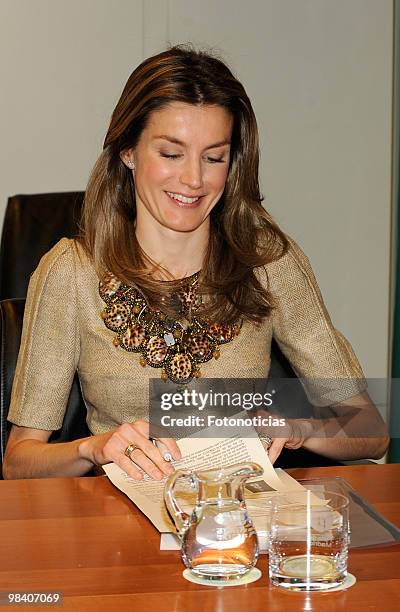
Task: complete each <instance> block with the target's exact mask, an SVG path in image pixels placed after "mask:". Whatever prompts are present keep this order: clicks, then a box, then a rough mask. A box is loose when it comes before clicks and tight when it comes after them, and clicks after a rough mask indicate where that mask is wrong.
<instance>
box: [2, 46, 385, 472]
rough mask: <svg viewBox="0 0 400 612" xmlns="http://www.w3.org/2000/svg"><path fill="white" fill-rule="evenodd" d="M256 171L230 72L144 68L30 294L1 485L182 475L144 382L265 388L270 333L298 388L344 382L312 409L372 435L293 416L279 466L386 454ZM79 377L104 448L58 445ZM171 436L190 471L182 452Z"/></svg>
mask: <svg viewBox="0 0 400 612" xmlns="http://www.w3.org/2000/svg"><path fill="white" fill-rule="evenodd" d="M258 162H259V149H258V132H257V124H256V119H255V116H254V113H253V109H252V106H251V103H250V100H249V98H248V96H247V94H246V92H245V90H244V88H243V85H242V84H241V83H240V82H239V81H238V80H237V79H236V78H235V77H234V76H233V74H232V73H231V71H230V70H229V69H228V67H227V66H226V65H225V64H224V63H223V62H221V61H220V60H218V59H216V58H215V57H212V56H211V55H209V54H206V53H203V52H197V51H195V50H193V49H192V48H186V47H173V48H171V49H169V50H168V51H165V52H163V53H161V54H159V55H156V56H154V57H151V58H149V59H147V60H145V61H144V62H143V63H142V64H141V65H140V66H139V67H138V68H136V70H134V72H133V73H132V74H131V76H130V77H129V79H128V81H127V83H126V85H125V88H124V90H123V92H122V95H121V98H120V100H119V102H118V104H117V106H116V108H115V110H114V112H113V115H112V118H111V123H110V126H109V129H108V132H107V135H106V138H105V142H104V150H103V152H102V154H101V155H100V157H99V159H98V161H97V162H96V165H95V167H94V169H93V172H92V174H91V177H90V179H89V183H88V187H87V190H86V195H85V203H84V210H83V217H82V234H81V236H80V237H79V238H78V239H76V240H66V239H63V240H61V241H60V242H59V243H58V244H57V245H56V246H55V247H54V248H53V249H52V250H51V251H50V252H49V253H48V254H47V255H46V256H45V257H44V258H43V259H42V261H41V262H40V265H39V267H38V269H37V270H36V272H35V273H34V275H33V277H32V280H31V283H30V287H29V293H28V298H27V305H26V310H25V321H24V331H23V337H22V344H21V350H20V355H19V359H18V365H17V372H16V377H15V384H14V388H13V395H12V403H11V408H10V411H9V420H10V421H11V422H13V423H14V426H13V428H12V432H11V435H10V438H9V442H8V446H7V450H6V456H5V461H4V467H3V473H4V475H5V477H8V478H18V477H40V476H59V475H80V474H84V473H86V472H88V471H89V470H90V469H91V468H92V467H93V465H103V464H105V463H108V462H110V461H114V462H116V463H117V464H118V465H120V466H121V468H123V469H124V470H125V471H126V472H127V473H128V474H129V475H131V476H132V477H133V478H137V479H141V478H143V473H147V474H149V475H150V476H151V477H152V478H155V479H161V478H163V476H164V475H166V474H169V473H170V472H171V470H172V468H171V465H170V464H168V463H167V462H166V461H165V459H164V456H162V455H161V453H160V451H159V450H158V449H157V448H156V446H155V445H154V444H153V443H152V441H151V440H150V439H149V423H148V420H147V419H148V410H149V380H150V379H151V378H152V377H154V376H155V375H156V376H157V375H159V373H160V375H161V378H163V379H164V380H167V379H170V380H171V381H173V382H174V383H177V384H178V385H179V384H185V385H186V384H188V383H191V384H194V383H195V379H196V378H198V377H199V376H204V377H207V378H220V379H221V378H266V377H267V376H268V372H269V367H270V348H271V341H272V338H273V337H274V338H275V339H276V341H277V342H278V343H279V345H280V346H281V348H282V350H283V352H284V353H285V355H286V356H287V358H288V359H289V360H290V362H291V363H292V365H293V367H294V369H295V370H296V372H297V374H298V375H299V376H301V377H303V378H308V380H309V381H312V380H313V379H321V378H322V379H328V380H329V379H330V380H332V379H333V380H334V381H336V383H337V384H334V385H333V387H334V393H333V392H331V390H330V388H331V387H332V385H329V384H328V383H326V384H325V385H322V387H323V388H322V389H321V385H320V386H318V385H315V384H314V385H313V384H310V385H309V387H308V388H307V392H308V394H309V397H310V398H311V399H312V401H313V402H314V403H315V404H316V405H318V406H329V405H330V404H335V405H336V406H335V408H336V407H337V411H338V418H341V416H343V409H344V408H346V406H347V407H350V409H351V410H352V411H355V412H356V413H357V415H356V416H357V419H356V423H360V429H359V430H358V431H361V428H364V429H362V431H367V430H368V427H369V430H368V431H369V432H373V435H374V437H363V438H361V437H359V438H357V435H356V434H357V430H356V432H353V434H355V435H353V436H352V437H351V438H348V439H346V438H343V437H340V436H338V435H337V434H338V431H337V426H338V419H336V420H333V421H331V420H330V419H326V420H325V421H323V422H322V424H321V421H320V422H318V423H317V425H318V427H316V425H315V422H312V421H304V422H303V421H301V420H298V421H293V422H290V421H289V420H288V421H287V423H288V430H287V432H286V433H285V435H284V436H283V437H280V438H275V439H274V440H273V442H272V445H271V448H270V449H269V451H268V452H269V455H270V458H271V460H272V461H274V460H275V459H276V457H277V456H278V455H279V453H280V451H281V449H282V447H283V446H284V445H285V446H287V447H289V448H298V447H300V446H305V447H306V448H309V449H311V450H314V451H317V452H319V453H321V454H325V455H326V456H328V457H333V458H359V457H363V456H364V457H375V456H376V457H378V456H381V455H382V454H383V453H384V452H385V449H386V446H387V436H386V431H385V427H384V424H383V422H382V420H381V419H380V417H379V414H378V413H377V411H376V409H375V407H374V406H373V405H372V403H371V401H370V399H369V397H368V395H367V394H366V393H365V381H364V379H363V374H362V371H361V368H360V366H359V364H358V361H357V359H356V357H355V355H354V353H353V351H352V349H351V347H350V345H349V343H348V342H347V341H346V339H345V338H343V336H342V335H341V334H340V333H339V332H338V331H337V330H336V329H335V328H334V326H333V325H332V322H331V320H330V318H329V315H328V314H327V312H326V309H325V307H324V304H323V301H322V297H321V294H320V292H319V289H318V286H317V284H316V281H315V278H314V276H313V273H312V270H311V267H310V264H309V262H308V260H307V258H306V257H305V255H304V254H303V253H302V251H301V249H300V248H299V247H298V246H297V245H296V244H295V243H294V242H293V241H292V240H291V239H289V238H288V237H287V236H285V234H284V233H283V232H282V231H281V230H280V229H279V227H278V226H277V225H276V223H275V222H274V221H273V220H272V218H271V217H270V215H269V214H268V212H267V211H266V210H265V209H264V208H263V206H262V197H261V194H260V190H259V183H258ZM99 314H101V318H100V317H99ZM101 319H103V321H102V320H101ZM76 370H78V373H79V377H80V382H81V388H82V392H83V395H84V398H85V402H86V406H87V422H88V426H89V429H90V431H91V432H92V435H91V436H89V437H88V438H85V439H82V440H75V441H73V442H68V443H63V444H57V445H53V444H48V440H49V437H50V435H51V432H52V431H53V430H55V429H59V428H60V426H61V424H62V421H63V416H64V412H65V406H66V402H67V399H68V395H69V390H70V385H71V382H72V379H73V376H74V373H75V371H76ZM306 387H307V385H306ZM319 391H321V392H319ZM347 415H348V412H347V413H345V417H346V418H347ZM360 415H361V417H360ZM366 423H367V429H365V424H366ZM339 424H340V423H339ZM321 429H322V434H321ZM265 434H266V436H265V439H269V438H270V437H271V436H272V437H273V433H272V431H271V432H264V435H265ZM161 441H162V442H163V443H164V444H165V445H166V446H167V448H168V451H169V453H170V454H171V455H172V457H174V458H179V455H180V453H179V449H178V446H177V444H176V442H175V441H174V440H173V439H170V438H164V439H162V440H161Z"/></svg>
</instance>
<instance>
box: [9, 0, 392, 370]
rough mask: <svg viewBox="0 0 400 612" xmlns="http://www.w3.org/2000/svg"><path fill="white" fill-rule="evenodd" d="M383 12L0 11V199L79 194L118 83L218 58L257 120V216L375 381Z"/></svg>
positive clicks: (386, 177) (387, 16) (102, 1)
mask: <svg viewBox="0 0 400 612" xmlns="http://www.w3.org/2000/svg"><path fill="white" fill-rule="evenodd" d="M392 22H393V9H392V1H391V0H379V1H377V0H334V1H332V0H250V1H247V2H243V1H242V0H220V1H219V2H214V1H211V0H202V1H201V2H199V1H198V0H195V1H194V0H170V1H169V2H168V1H167V0H165V1H164V0H145V1H144V2H143V3H142V2H141V1H139V0H68V1H67V0H65V1H64V0H1V2H0V79H1V81H0V82H1V90H2V93H1V109H2V112H1V114H0V130H1V147H0V156H1V157H0V168H1V170H0V172H1V180H0V201H1V206H2V207H4V204H5V200H6V197H7V196H8V195H9V194H12V193H16V192H40V191H51V190H54V191H61V190H69V189H83V188H84V186H85V182H86V178H87V175H88V172H89V169H90V167H91V165H92V163H93V161H94V159H95V157H96V155H97V153H98V151H99V150H100V147H101V143H102V138H103V136H104V132H105V127H106V124H107V121H108V117H109V115H110V112H111V110H112V108H113V105H114V102H115V101H116V99H117V97H118V94H119V92H120V90H121V87H122V85H123V82H124V80H125V79H126V77H127V76H128V74H129V72H130V70H131V68H132V67H133V66H134V65H135V64H136V63H137V62H138V61H139V60H140V59H141V58H142V56H145V55H148V54H150V53H152V52H154V51H158V50H161V49H163V48H164V46H165V44H166V42H167V41H168V40H169V41H171V42H183V41H188V40H193V41H194V42H197V43H200V44H204V45H207V46H212V47H214V48H218V49H220V51H221V53H222V55H223V56H224V57H225V58H226V59H227V60H228V62H230V64H231V66H232V68H233V69H234V71H235V72H236V73H237V74H238V75H239V77H240V78H241V79H242V80H243V82H244V84H245V86H246V88H247V90H248V92H249V94H250V95H251V97H252V99H253V102H254V107H255V110H256V113H257V116H258V120H259V126H260V134H261V142H262V165H261V181H262V186H263V190H264V193H265V196H266V205H267V206H268V208H269V209H270V210H271V211H272V212H273V214H274V215H275V217H276V218H277V220H278V221H279V222H280V223H281V224H282V226H283V227H284V228H285V229H286V230H287V231H288V232H289V233H290V234H291V235H292V236H293V237H294V238H295V239H297V241H298V242H299V243H300V244H301V245H302V246H303V248H304V249H305V250H306V252H307V253H308V255H309V257H310V259H311V260H312V263H313V265H314V268H315V271H316V274H317V277H318V279H319V282H320V285H321V288H322V290H323V294H324V296H325V298H326V302H327V305H328V308H329V310H330V312H331V314H332V318H333V319H334V321H335V323H336V325H337V326H338V327H339V328H340V329H341V330H342V331H344V333H345V334H346V335H347V336H348V337H349V338H350V340H351V341H352V343H353V345H354V347H355V349H356V351H357V353H358V355H359V357H360V360H361V362H362V364H363V366H364V368H365V371H366V373H367V375H369V376H385V375H386V373H387V368H388V358H387V355H388V310H389V247H390V245H389V236H390V206H391V203H390V184H391V168H390V166H391V96H392V91H391V87H392V85H391V82H392Z"/></svg>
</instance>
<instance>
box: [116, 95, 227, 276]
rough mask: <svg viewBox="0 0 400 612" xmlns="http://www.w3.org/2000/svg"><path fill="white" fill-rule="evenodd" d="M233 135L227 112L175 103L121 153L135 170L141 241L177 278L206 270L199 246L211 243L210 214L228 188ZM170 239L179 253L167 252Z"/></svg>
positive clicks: (206, 106) (159, 114)
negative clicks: (133, 144)
mask: <svg viewBox="0 0 400 612" xmlns="http://www.w3.org/2000/svg"><path fill="white" fill-rule="evenodd" d="M231 135H232V116H231V115H230V113H228V112H227V111H226V110H225V109H224V108H222V107H220V106H210V105H201V106H194V105H192V104H183V103H180V102H172V103H171V104H169V105H168V106H167V107H165V108H163V109H161V110H159V111H155V112H153V113H152V115H151V117H150V119H149V122H148V124H147V126H146V128H145V129H144V130H143V132H142V134H141V137H140V139H139V142H138V144H137V146H136V147H135V148H134V149H129V150H128V151H124V153H123V154H122V159H123V160H124V162H125V163H126V164H127V165H128V167H130V164H129V162H130V161H131V162H132V164H133V166H134V168H135V170H134V178H135V188H136V237H137V239H138V242H139V244H140V245H141V248H142V249H143V250H144V251H145V252H146V254H147V255H148V256H149V257H151V259H152V260H153V261H156V262H159V263H160V264H161V265H162V266H163V267H164V268H165V269H166V270H168V271H169V272H170V273H172V274H173V275H174V276H175V277H176V278H182V277H185V276H189V275H190V274H193V273H194V272H196V271H197V270H199V269H200V268H201V267H202V263H203V257H204V253H203V252H201V251H200V250H198V246H199V245H200V244H202V245H203V246H204V245H206V244H207V241H208V236H209V234H210V213H211V211H212V209H213V208H214V206H215V205H216V204H217V203H218V202H219V200H220V198H221V196H222V193H223V191H224V189H225V182H226V177H227V175H228V169H229V159H230V157H229V153H230V142H231ZM166 241H169V242H171V246H172V245H174V250H175V252H174V253H173V252H169V253H166V252H165V249H164V248H163V246H162V245H164V244H165V242H166ZM182 249H183V250H184V252H182ZM178 253H181V257H177V255H178ZM182 255H183V257H182Z"/></svg>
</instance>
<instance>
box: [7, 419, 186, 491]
mask: <svg viewBox="0 0 400 612" xmlns="http://www.w3.org/2000/svg"><path fill="white" fill-rule="evenodd" d="M51 433H52V432H51V431H45V430H41V429H33V428H30V427H20V426H17V425H13V427H12V430H11V433H10V437H9V440H8V443H7V447H6V453H5V457H4V462H3V476H4V478H5V479H15V478H48V477H56V476H82V475H84V474H86V473H87V472H89V471H90V469H91V468H93V466H94V465H104V464H105V463H110V462H111V461H114V462H115V463H117V464H118V465H119V466H120V467H121V468H122V469H123V470H124V471H125V472H126V473H127V474H129V475H130V476H132V478H135V479H136V480H141V479H142V478H143V472H142V471H141V470H143V471H144V472H146V473H147V474H148V475H149V476H151V477H152V478H154V479H156V480H160V479H161V478H163V476H164V475H165V474H170V472H171V471H172V467H171V465H170V464H169V463H167V462H166V461H165V460H164V459H163V457H162V456H161V453H160V451H159V450H158V449H157V448H156V447H155V446H154V444H152V442H151V441H150V440H149V424H148V422H147V421H136V422H135V423H124V424H122V425H120V426H119V427H118V428H117V429H115V430H113V431H111V432H107V433H104V434H98V435H95V436H89V437H88V438H81V439H79V440H74V441H72V442H60V443H55V444H49V443H48V440H49V438H50V435H51ZM162 441H163V442H164V444H165V445H166V446H167V447H168V448H169V450H170V451H171V453H172V456H173V457H174V458H176V459H178V458H179V457H180V451H179V448H178V446H177V444H176V442H175V440H172V439H170V438H163V439H162ZM130 443H133V444H135V445H136V446H137V447H138V448H137V449H136V450H134V451H133V453H132V454H131V457H132V461H131V460H130V459H129V458H128V457H127V456H126V455H125V454H124V451H125V449H126V447H127V446H128V445H129V444H130ZM133 462H134V463H133ZM138 467H139V468H141V469H138Z"/></svg>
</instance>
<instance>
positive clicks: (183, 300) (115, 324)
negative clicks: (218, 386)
mask: <svg viewBox="0 0 400 612" xmlns="http://www.w3.org/2000/svg"><path fill="white" fill-rule="evenodd" d="M198 279H199V272H197V273H196V274H193V275H192V276H190V277H189V278H186V279H184V280H183V281H182V283H181V285H180V286H179V288H178V290H177V291H175V292H174V294H173V295H172V299H173V300H175V301H176V303H177V305H178V311H179V316H178V317H177V318H176V319H175V318H171V317H168V316H167V315H166V314H165V313H164V312H162V311H160V310H154V309H152V308H151V306H150V305H149V303H148V302H147V300H146V299H145V297H144V296H143V294H142V293H140V292H139V291H138V290H137V289H136V288H135V287H132V286H129V285H126V284H124V283H122V282H121V281H119V280H118V279H117V278H116V277H115V276H113V275H112V274H107V275H106V276H105V277H104V279H103V280H102V281H101V282H100V284H99V293H100V297H101V298H102V300H103V301H104V302H105V303H106V307H105V308H104V310H103V312H102V313H101V317H102V319H103V320H104V323H105V325H106V327H107V328H108V329H110V330H111V331H113V332H115V333H116V336H115V337H114V340H113V343H114V345H115V346H116V347H121V348H123V349H124V350H125V351H128V352H133V353H140V354H141V357H140V364H141V365H142V366H143V367H145V366H146V365H149V366H151V367H153V368H162V370H161V378H162V379H163V380H168V379H169V380H171V381H173V382H175V383H187V382H189V381H190V380H191V379H192V378H199V377H200V376H201V372H200V368H199V364H201V363H205V362H207V361H210V359H212V358H213V357H214V359H218V358H219V356H220V349H219V346H220V345H221V344H226V343H227V342H230V341H231V340H233V339H234V338H235V336H237V335H238V334H239V332H240V328H241V323H239V324H234V325H230V324H228V325H226V324H222V323H211V324H210V323H209V322H207V321H205V320H203V319H201V318H200V317H198V316H196V313H197V311H198V310H199V308H200V306H201V303H202V302H201V296H200V295H199V294H198V292H197V285H198Z"/></svg>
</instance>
